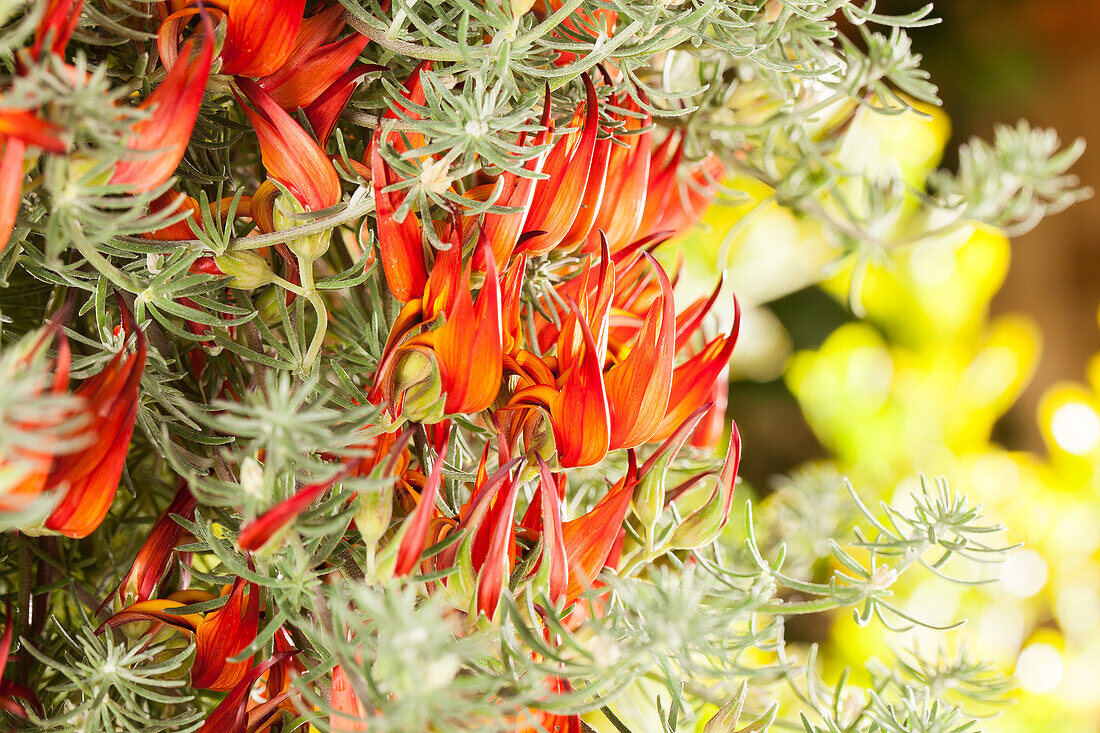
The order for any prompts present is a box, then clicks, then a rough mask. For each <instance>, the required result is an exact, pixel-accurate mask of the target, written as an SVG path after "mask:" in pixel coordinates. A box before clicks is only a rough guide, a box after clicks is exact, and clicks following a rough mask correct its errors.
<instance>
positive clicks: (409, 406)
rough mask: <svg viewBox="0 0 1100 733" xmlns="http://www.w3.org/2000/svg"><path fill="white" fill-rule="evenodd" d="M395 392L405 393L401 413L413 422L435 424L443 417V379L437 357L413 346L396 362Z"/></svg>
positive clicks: (395, 393)
mask: <svg viewBox="0 0 1100 733" xmlns="http://www.w3.org/2000/svg"><path fill="white" fill-rule="evenodd" d="M393 394H394V396H395V398H396V396H397V395H402V394H403V395H404V400H403V402H402V407H401V414H402V415H404V416H405V417H406V418H408V419H409V420H411V421H412V422H420V423H433V422H438V421H439V420H440V419H441V418H442V417H443V404H444V397H443V380H442V379H440V377H439V369H438V368H437V367H436V364H435V360H434V359H432V357H430V356H428V355H427V354H425V353H423V352H421V351H418V350H414V349H410V350H408V351H406V352H405V353H404V354H403V355H402V356H401V360H400V361H399V362H398V363H397V367H396V368H395V369H394V375H393Z"/></svg>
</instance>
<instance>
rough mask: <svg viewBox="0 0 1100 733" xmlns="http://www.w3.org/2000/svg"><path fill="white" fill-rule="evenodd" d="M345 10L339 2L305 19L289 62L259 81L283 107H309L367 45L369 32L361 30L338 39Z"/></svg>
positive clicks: (291, 108) (288, 59)
mask: <svg viewBox="0 0 1100 733" xmlns="http://www.w3.org/2000/svg"><path fill="white" fill-rule="evenodd" d="M343 13H344V8H343V6H341V5H339V4H337V5H333V6H332V7H329V8H326V9H324V10H322V11H321V12H319V13H317V14H316V15H313V16H311V17H309V18H306V19H305V20H304V21H302V25H301V27H300V28H299V29H298V35H297V38H296V39H295V42H294V48H293V49H292V50H291V52H290V55H289V56H288V58H287V60H286V63H284V64H283V65H282V66H281V67H279V69H277V70H276V71H274V72H273V73H271V74H269V75H267V76H264V77H262V78H260V79H258V80H257V81H256V83H257V84H258V85H259V86H260V88H262V89H263V90H264V91H266V92H267V93H268V94H269V95H270V96H271V98H272V99H273V100H274V101H275V103H276V104H278V105H279V106H281V107H282V108H283V109H287V110H294V109H297V108H299V107H308V106H309V105H310V104H312V103H313V101H314V100H315V99H317V97H319V96H320V95H321V93H322V92H324V91H325V90H326V89H328V88H329V86H330V85H331V84H333V83H334V82H335V81H336V80H337V79H339V78H340V77H341V76H342V75H343V74H344V73H345V72H347V70H348V69H349V68H350V67H351V65H352V64H354V63H355V59H356V58H358V57H359V54H360V53H361V52H362V51H363V49H364V48H365V47H366V45H367V38H366V36H361V35H359V34H358V33H353V34H352V35H350V36H347V37H345V38H343V39H341V40H338V41H337V40H335V38H336V36H337V35H338V34H339V33H340V31H341V29H343V27H344V19H343Z"/></svg>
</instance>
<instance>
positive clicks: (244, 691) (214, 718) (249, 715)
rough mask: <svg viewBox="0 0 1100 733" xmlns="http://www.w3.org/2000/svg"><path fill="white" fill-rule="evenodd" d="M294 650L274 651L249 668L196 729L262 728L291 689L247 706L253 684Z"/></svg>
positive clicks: (208, 732) (242, 732)
mask: <svg viewBox="0 0 1100 733" xmlns="http://www.w3.org/2000/svg"><path fill="white" fill-rule="evenodd" d="M297 653H298V652H297V651H296V650H291V651H280V652H276V653H275V654H273V655H271V658H270V659H265V660H264V661H262V662H260V663H259V664H257V665H256V666H255V667H253V668H252V669H251V670H249V671H248V672H247V674H245V675H244V676H242V677H241V679H240V681H239V682H237V683H236V684H235V685H234V686H233V688H232V689H230V691H229V694H228V695H226V696H225V697H224V698H223V699H222V701H221V702H220V703H218V706H217V707H216V708H214V709H213V710H212V711H211V712H210V715H208V716H207V718H206V721H205V722H204V723H203V726H202V727H201V728H199V730H198V733H257V732H258V731H260V730H263V726H265V725H266V724H267V723H268V722H269V721H270V720H271V719H272V718H273V717H274V716H275V715H277V714H278V713H279V711H280V706H281V705H282V704H283V702H284V701H285V700H286V698H287V697H288V695H289V694H290V693H289V691H284V692H281V693H279V695H277V696H275V697H273V698H271V699H268V700H266V701H264V702H263V703H262V704H260V705H257V706H255V707H253V708H252V709H251V710H250V709H249V706H248V703H249V699H250V695H251V693H252V687H253V685H255V684H256V681H257V680H258V679H260V677H261V676H263V674H264V673H265V672H270V671H271V670H272V669H273V668H274V667H275V666H276V665H278V664H281V663H285V662H287V661H288V660H289V659H291V658H292V657H293V656H294V655H295V654H297Z"/></svg>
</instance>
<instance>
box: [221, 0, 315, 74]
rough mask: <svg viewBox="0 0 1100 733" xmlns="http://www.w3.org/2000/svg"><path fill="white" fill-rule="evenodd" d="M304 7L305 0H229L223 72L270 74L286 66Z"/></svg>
mask: <svg viewBox="0 0 1100 733" xmlns="http://www.w3.org/2000/svg"><path fill="white" fill-rule="evenodd" d="M305 8H306V0H262V2H261V1H260V0H229V24H228V28H227V30H226V36H225V46H224V48H223V49H222V53H221V58H222V68H221V71H222V73H223V74H231V75H233V76H248V77H258V76H267V75H268V74H272V73H274V72H275V71H276V70H277V69H278V68H279V67H281V66H283V64H285V63H286V61H287V59H288V58H289V57H290V54H291V52H292V51H293V50H294V43H295V40H296V39H297V36H298V29H299V27H301V25H302V14H303V13H304V12H305Z"/></svg>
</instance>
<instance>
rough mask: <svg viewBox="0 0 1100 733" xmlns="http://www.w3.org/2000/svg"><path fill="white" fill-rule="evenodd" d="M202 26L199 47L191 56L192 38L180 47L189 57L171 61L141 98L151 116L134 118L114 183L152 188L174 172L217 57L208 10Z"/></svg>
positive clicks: (142, 105)
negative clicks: (158, 83)
mask: <svg viewBox="0 0 1100 733" xmlns="http://www.w3.org/2000/svg"><path fill="white" fill-rule="evenodd" d="M202 29H203V39H202V46H201V48H200V49H199V51H198V53H197V54H195V55H194V57H192V55H191V51H192V42H191V41H187V42H186V43H185V44H184V45H183V48H182V49H181V51H180V58H181V59H186V60H185V61H181V62H179V63H177V64H176V65H175V66H173V67H172V68H171V70H170V71H169V72H168V75H167V76H166V77H165V78H164V81H162V82H161V83H160V85H159V86H157V88H156V89H154V90H153V93H152V94H150V95H149V96H148V97H147V98H146V99H145V101H143V102H142V103H141V106H140V108H141V109H143V110H148V111H149V116H148V117H147V118H146V119H143V120H140V121H138V122H136V123H135V124H134V126H133V128H132V130H131V132H130V136H129V138H128V139H127V141H126V147H127V149H128V150H129V151H131V154H130V156H129V157H127V158H125V159H123V160H121V161H119V163H118V165H116V166H115V172H114V174H113V175H112V176H111V183H114V184H118V185H123V186H128V187H129V188H130V189H131V190H133V191H136V192H141V191H151V190H153V189H155V188H157V187H158V186H160V185H161V184H162V183H164V182H165V181H167V180H168V179H169V178H171V177H172V174H173V173H175V172H176V166H178V165H179V162H180V160H182V159H183V154H184V152H186V151H187V144H188V143H189V142H190V141H191V132H192V131H193V130H194V128H195V120H196V118H197V117H198V113H199V107H200V106H201V105H202V95H203V92H204V91H205V89H206V82H207V79H208V78H209V77H210V64H211V61H212V59H213V57H214V28H213V24H212V23H211V22H210V19H209V18H207V17H206V16H205V15H204V16H203V18H202Z"/></svg>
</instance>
